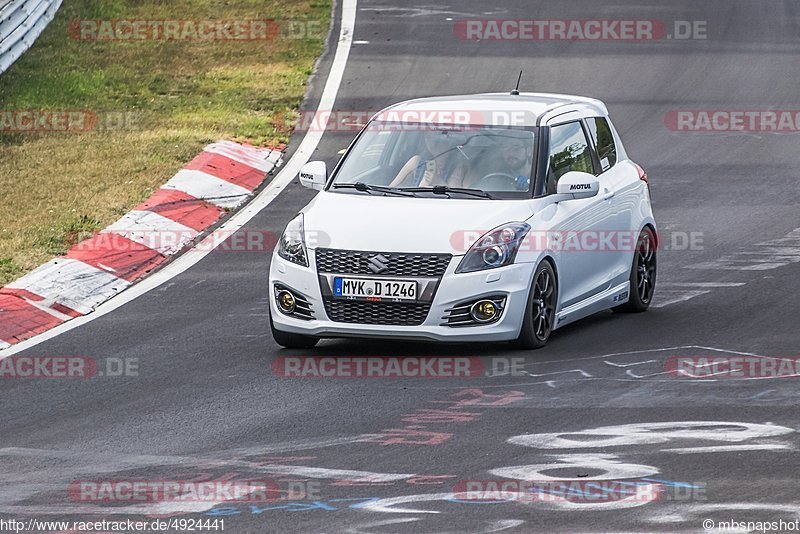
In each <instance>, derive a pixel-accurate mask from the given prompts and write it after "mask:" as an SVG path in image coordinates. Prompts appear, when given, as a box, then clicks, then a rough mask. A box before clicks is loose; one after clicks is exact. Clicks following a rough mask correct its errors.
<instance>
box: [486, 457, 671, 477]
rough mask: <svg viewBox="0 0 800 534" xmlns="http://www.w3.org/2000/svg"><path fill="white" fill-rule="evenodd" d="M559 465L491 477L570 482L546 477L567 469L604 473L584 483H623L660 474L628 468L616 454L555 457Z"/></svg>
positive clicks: (648, 467)
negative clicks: (550, 473)
mask: <svg viewBox="0 0 800 534" xmlns="http://www.w3.org/2000/svg"><path fill="white" fill-rule="evenodd" d="M556 460H558V461H556V462H551V463H547V464H531V465H515V466H511V467H499V468H497V469H491V470H490V471H489V473H491V474H493V475H495V476H498V477H503V478H508V479H511V480H526V481H528V480H530V481H548V482H549V481H553V482H561V481H571V480H574V479H575V476H574V475H572V476H568V477H559V476H550V475H547V474H545V473H546V472H547V471H553V470H558V469H567V468H575V469H577V468H580V469H587V470H590V469H602V470H603V473H601V474H599V475H592V476H587V477H583V478H581V481H590V480H595V481H600V480H623V479H629V478H643V477H649V476H651V475H656V474H658V473H659V470H658V468H657V467H653V466H652V465H641V464H629V463H624V462H621V461H619V459H618V457H617V456H616V455H613V454H563V455H558V456H557V457H556Z"/></svg>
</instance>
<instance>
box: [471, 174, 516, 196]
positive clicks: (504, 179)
mask: <svg viewBox="0 0 800 534" xmlns="http://www.w3.org/2000/svg"><path fill="white" fill-rule="evenodd" d="M475 187H476V188H478V189H483V190H484V191H516V190H517V177H516V176H511V175H510V174H508V173H507V172H490V173H489V174H487V175H486V176H484V177H483V178H481V179H480V180H478V183H477V184H475Z"/></svg>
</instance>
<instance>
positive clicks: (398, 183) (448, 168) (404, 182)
mask: <svg viewBox="0 0 800 534" xmlns="http://www.w3.org/2000/svg"><path fill="white" fill-rule="evenodd" d="M422 137H423V150H422V151H421V153H420V154H417V155H415V156H412V157H411V158H410V159H409V160H408V161H407V162H406V164H405V165H403V167H402V168H401V169H400V172H398V173H397V177H396V178H395V179H394V180H392V182H391V183H390V184H389V187H433V186H435V185H445V184H447V183H449V182H451V181H453V180H455V181H459V182H460V181H462V180H463V176H464V165H463V164H460V162H459V161H458V159H457V158H458V155H457V154H456V153H455V152H456V151H455V150H453V149H454V148H455V147H454V145H453V143H452V141H451V140H450V138H449V136H448V132H446V131H426V132H424V133H423V134H422Z"/></svg>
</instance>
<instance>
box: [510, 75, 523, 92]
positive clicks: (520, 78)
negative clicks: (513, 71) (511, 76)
mask: <svg viewBox="0 0 800 534" xmlns="http://www.w3.org/2000/svg"><path fill="white" fill-rule="evenodd" d="M520 80H522V71H521V70H520V71H519V78H517V86H516V87H515V88H514V90H513V91H511V94H512V95H513V96H517V95H519V82H520Z"/></svg>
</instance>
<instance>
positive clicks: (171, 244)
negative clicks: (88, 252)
mask: <svg viewBox="0 0 800 534" xmlns="http://www.w3.org/2000/svg"><path fill="white" fill-rule="evenodd" d="M100 233H101V234H117V235H121V236H122V237H125V238H127V239H130V240H131V241H135V242H137V243H140V244H142V245H144V246H146V247H147V248H151V249H153V250H157V251H158V252H160V253H161V254H164V255H172V254H175V253H176V252H178V251H179V250H180V249H182V248H183V247H184V246H185V245H186V244H187V243H189V242H191V241H192V240H193V239H194V238H196V237H197V236H198V235H199V232H198V231H197V230H194V229H192V228H189V227H188V226H185V225H183V224H181V223H179V222H176V221H173V220H172V219H168V218H167V217H164V216H163V215H159V214H158V213H154V212H152V211H140V210H131V211H129V212H128V213H126V214H125V215H124V216H123V217H122V218H121V219H119V220H118V221H117V222H115V223H114V224H112V225H111V226H109V227H108V228H106V229H104V230H103V231H102V232H100Z"/></svg>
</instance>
